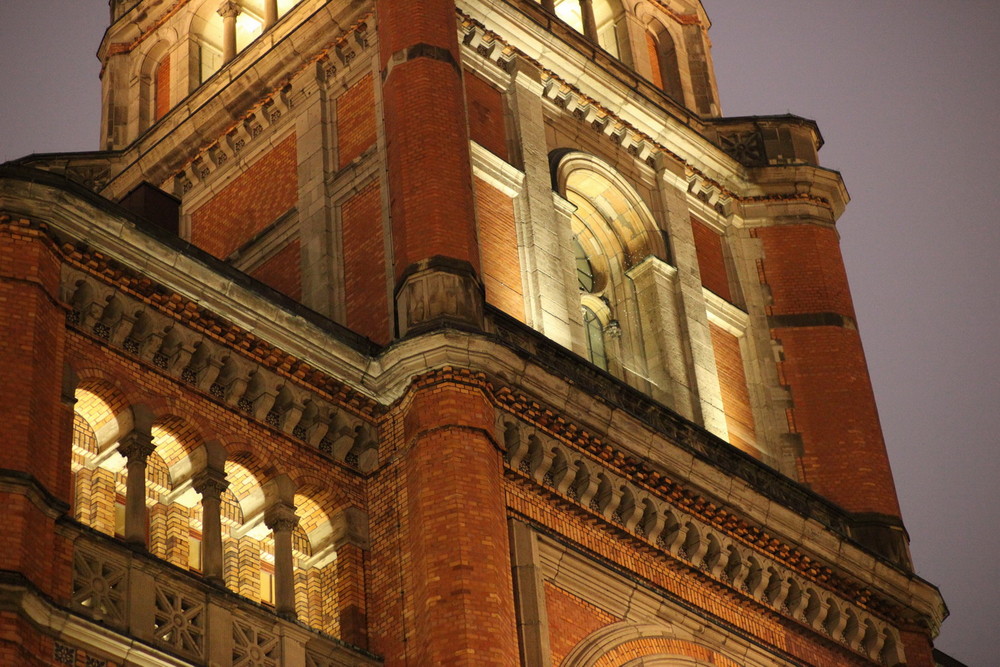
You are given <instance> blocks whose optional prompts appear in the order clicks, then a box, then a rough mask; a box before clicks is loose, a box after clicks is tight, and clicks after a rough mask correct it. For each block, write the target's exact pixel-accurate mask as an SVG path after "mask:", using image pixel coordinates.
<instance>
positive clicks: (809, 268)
mask: <svg viewBox="0 0 1000 667" xmlns="http://www.w3.org/2000/svg"><path fill="white" fill-rule="evenodd" d="M754 235H755V236H757V237H758V238H760V240H761V242H762V245H763V249H764V261H763V273H764V280H765V281H766V283H767V286H768V287H769V288H770V290H771V296H772V305H771V307H770V309H769V312H768V314H769V315H794V314H798V313H824V312H830V313H837V314H840V315H845V316H847V317H854V304H853V302H852V301H851V293H850V290H849V288H848V285H847V273H846V271H845V269H844V259H843V257H842V256H841V253H840V241H839V239H838V238H837V232H836V230H834V229H832V228H827V227H819V226H816V225H782V226H779V227H767V228H759V229H756V230H754Z"/></svg>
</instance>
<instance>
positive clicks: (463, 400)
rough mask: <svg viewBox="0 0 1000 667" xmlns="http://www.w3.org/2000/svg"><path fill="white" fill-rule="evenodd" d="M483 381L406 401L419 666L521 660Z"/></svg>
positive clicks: (414, 657) (424, 391) (439, 387)
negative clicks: (478, 383) (478, 385)
mask: <svg viewBox="0 0 1000 667" xmlns="http://www.w3.org/2000/svg"><path fill="white" fill-rule="evenodd" d="M493 425H494V412H493V407H492V406H491V405H490V404H489V402H488V401H487V399H486V397H485V396H484V395H483V394H482V391H481V390H480V389H479V388H477V387H469V386H462V385H459V384H449V383H446V382H442V383H440V384H436V385H431V386H428V387H424V388H421V389H419V390H417V392H416V394H415V395H414V396H413V400H412V402H411V403H410V404H409V405H408V406H407V407H406V411H405V417H404V429H405V431H404V433H405V436H404V440H405V442H407V443H409V448H408V451H407V452H406V454H405V456H406V462H405V464H404V474H405V479H406V487H405V489H406V495H405V498H406V501H405V510H406V513H407V516H408V518H409V521H410V525H411V530H410V534H409V559H408V562H407V563H406V565H405V567H408V568H413V588H412V593H411V594H412V596H413V601H412V605H413V624H414V625H413V633H414V635H413V636H414V644H415V646H414V647H413V652H412V654H411V660H410V661H409V662H408V664H413V665H448V664H470V665H471V664H475V665H497V666H498V667H500V666H507V665H517V664H518V642H517V633H516V622H515V614H514V596H513V581H512V575H511V568H510V550H509V546H508V541H507V517H506V513H505V511H504V506H503V489H502V483H503V472H502V471H503V465H502V462H501V458H500V453H499V452H498V451H497V448H496V446H495V445H494V443H493V442H492V439H491V437H490V436H489V435H488V434H489V433H491V432H492V430H493Z"/></svg>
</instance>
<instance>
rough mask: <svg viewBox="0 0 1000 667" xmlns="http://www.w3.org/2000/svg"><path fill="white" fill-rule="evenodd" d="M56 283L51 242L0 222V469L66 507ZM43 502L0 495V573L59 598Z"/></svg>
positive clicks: (67, 455)
mask: <svg viewBox="0 0 1000 667" xmlns="http://www.w3.org/2000/svg"><path fill="white" fill-rule="evenodd" d="M59 283H60V264H59V260H58V259H57V257H56V256H55V254H54V253H53V249H52V247H51V245H50V243H49V241H48V239H46V238H45V236H44V235H43V234H42V233H40V232H39V231H37V230H36V229H32V228H31V227H30V226H29V225H28V224H27V223H26V222H20V221H11V220H10V219H9V218H7V217H6V216H0V378H2V382H0V424H2V425H3V426H2V432H3V446H2V447H0V468H2V469H7V470H12V471H18V472H23V473H27V474H29V475H31V476H32V477H34V478H35V479H36V480H37V481H38V483H39V484H41V485H42V486H43V487H44V488H45V489H46V490H47V491H48V492H49V493H51V494H52V495H53V496H54V497H55V498H57V499H59V500H60V501H62V502H64V503H67V504H69V503H70V502H71V501H72V497H73V494H72V489H71V475H70V460H71V457H72V450H71V443H72V417H73V415H72V410H71V408H70V407H69V405H67V404H66V403H64V402H63V401H62V399H61V396H62V378H63V363H64V359H65V344H66V343H65V341H66V336H65V321H66V320H65V312H64V311H63V310H62V308H60V307H59V306H58V305H57V304H58V303H59V302H60V299H59ZM45 502H46V501H45V500H44V499H42V500H40V501H38V504H36V502H32V500H31V497H30V496H29V495H27V494H25V493H22V492H20V491H19V490H18V489H17V488H16V487H15V488H12V489H8V490H7V491H4V492H0V503H2V505H3V507H4V531H3V532H2V534H0V570H10V571H20V572H21V573H22V574H24V576H26V577H27V578H28V579H30V580H31V581H32V582H33V583H34V585H36V586H38V587H39V588H40V589H41V590H42V591H44V592H45V593H46V594H48V595H52V596H53V597H56V598H60V597H62V594H63V592H64V591H63V590H61V588H62V587H63V586H64V585H65V583H66V581H67V579H68V576H69V563H68V562H67V561H66V560H65V558H64V555H65V554H64V538H62V537H60V536H57V535H56V533H55V526H54V522H53V520H52V519H51V518H50V517H49V516H47V515H46V513H45V512H44V511H43V509H42V507H41V504H42V503H45ZM39 554H45V557H44V558H40V557H39Z"/></svg>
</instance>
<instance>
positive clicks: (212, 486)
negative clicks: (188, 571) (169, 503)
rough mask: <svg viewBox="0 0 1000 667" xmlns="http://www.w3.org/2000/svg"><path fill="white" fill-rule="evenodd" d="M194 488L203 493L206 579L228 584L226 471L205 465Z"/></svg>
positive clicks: (202, 529)
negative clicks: (224, 544)
mask: <svg viewBox="0 0 1000 667" xmlns="http://www.w3.org/2000/svg"><path fill="white" fill-rule="evenodd" d="M193 485H194V490H195V491H197V492H198V493H200V494H201V572H202V574H203V575H204V576H205V578H206V579H207V580H208V581H210V582H212V583H213V584H217V585H219V586H224V585H225V582H224V581H223V578H222V493H223V491H225V490H226V489H227V488H229V482H228V481H226V473H225V472H223V471H221V470H213V469H212V468H205V469H204V470H202V471H201V472H200V473H198V474H197V475H196V476H195V478H194V484H193Z"/></svg>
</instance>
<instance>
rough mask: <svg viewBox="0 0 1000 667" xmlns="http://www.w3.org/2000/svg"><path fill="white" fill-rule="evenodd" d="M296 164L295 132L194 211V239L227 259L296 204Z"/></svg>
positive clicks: (213, 252)
mask: <svg viewBox="0 0 1000 667" xmlns="http://www.w3.org/2000/svg"><path fill="white" fill-rule="evenodd" d="M296 164H297V160H296V153H295V135H294V134H292V135H289V136H288V137H287V138H285V139H284V140H283V141H282V142H281V143H280V144H278V145H277V146H275V147H274V148H273V149H271V151H270V152H268V153H267V154H266V155H263V156H261V157H260V158H258V159H257V160H256V161H255V162H254V163H253V164H252V165H251V166H250V167H249V168H248V169H247V170H246V171H244V172H243V173H242V174H240V175H239V176H238V177H236V180H234V181H233V182H232V183H230V184H229V185H227V186H226V187H225V188H224V189H223V190H222V191H221V192H219V194H217V195H215V196H214V197H213V198H212V199H211V200H210V201H208V202H207V203H205V204H203V205H201V206H200V207H199V208H198V210H196V211H194V212H193V213H191V242H192V243H194V244H195V245H196V246H198V247H200V248H203V249H204V250H206V251H208V252H209V253H211V254H212V255H215V256H216V257H219V258H223V259H224V258H225V257H227V256H228V255H229V254H230V253H231V252H233V251H234V250H236V249H237V248H239V247H240V246H241V245H243V244H244V243H246V242H247V241H249V240H250V239H251V238H252V237H253V236H254V235H255V234H256V233H257V232H259V231H261V230H262V229H264V228H265V227H266V226H267V225H269V224H271V223H272V222H274V221H275V220H277V219H278V217H279V216H281V215H282V214H284V213H285V212H287V211H288V210H289V209H290V208H292V207H293V206H295V204H296V202H297V201H298V171H297V167H296Z"/></svg>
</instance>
